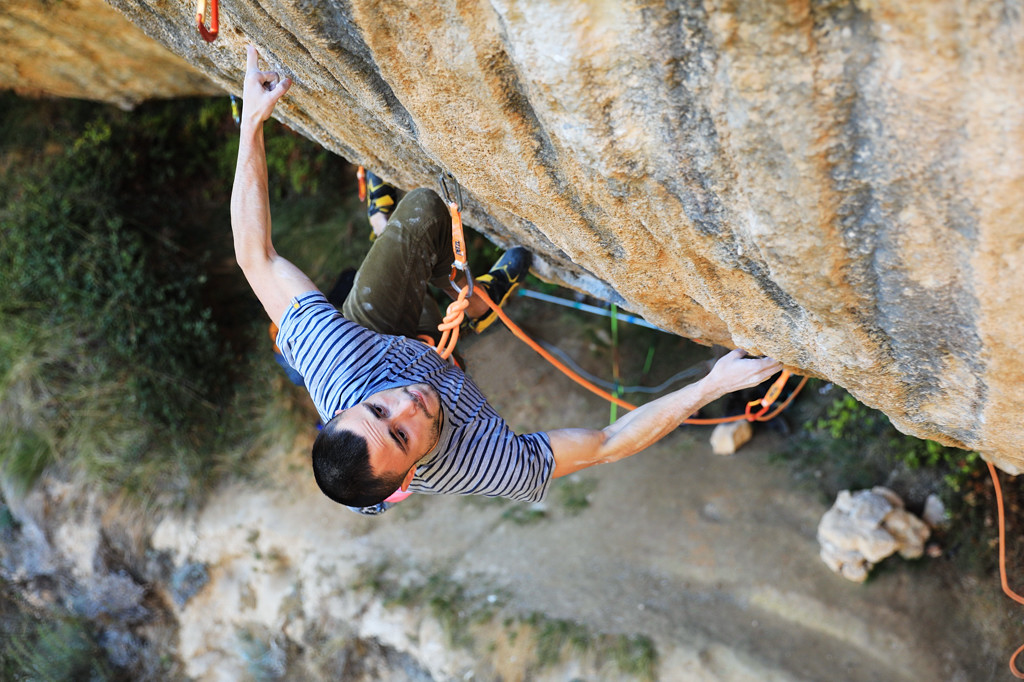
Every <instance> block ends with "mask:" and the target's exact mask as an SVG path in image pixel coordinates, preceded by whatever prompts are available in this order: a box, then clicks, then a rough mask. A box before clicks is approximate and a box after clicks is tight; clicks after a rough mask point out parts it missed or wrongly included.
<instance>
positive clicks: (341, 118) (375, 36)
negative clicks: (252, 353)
mask: <svg viewBox="0 0 1024 682" xmlns="http://www.w3.org/2000/svg"><path fill="white" fill-rule="evenodd" d="M111 4H112V5H114V6H115V7H116V8H118V9H120V10H121V11H122V12H124V13H125V14H126V15H127V16H128V17H129V18H130V19H131V20H132V21H133V22H134V23H136V24H137V25H139V26H140V27H141V28H142V29H143V30H145V31H146V33H148V34H149V35H150V36H152V37H154V38H156V39H157V40H158V41H160V42H162V43H163V44H164V45H166V46H167V47H169V48H170V49H171V51H172V52H174V53H176V54H178V55H181V56H182V57H184V58H185V59H186V60H187V61H189V62H191V63H192V64H193V65H195V66H196V67H197V68H198V69H199V70H200V71H202V72H203V73H204V74H206V75H207V76H209V77H210V78H211V79H212V80H213V81H215V82H216V83H218V84H219V85H220V86H222V87H223V88H225V89H226V90H228V91H231V92H235V93H238V92H240V89H241V87H240V83H241V78H242V70H243V63H244V56H243V55H244V45H245V44H246V43H247V42H253V43H254V44H256V45H257V46H258V47H259V48H260V50H261V54H262V55H263V56H264V57H265V59H266V61H267V64H268V65H269V66H270V67H272V68H278V69H280V70H282V71H284V72H285V73H286V74H287V75H289V76H291V77H292V78H293V79H294V86H293V88H292V90H291V91H290V92H289V94H288V95H287V97H286V98H285V99H284V100H283V101H282V102H281V104H280V105H279V107H278V115H279V117H280V118H281V119H283V120H284V121H286V122H287V123H288V124H289V125H291V126H293V127H294V128H296V129H298V130H300V131H302V132H303V133H304V134H306V135H307V136H309V137H311V138H313V139H315V140H317V141H319V142H320V143H322V144H323V145H324V146H325V147H327V148H329V149H331V150H333V151H335V152H337V153H339V154H341V155H342V156H344V157H346V158H348V159H350V160H352V161H355V162H358V163H363V164H365V165H366V166H368V167H370V168H372V169H373V170H374V171H375V172H377V173H379V174H380V175H382V176H383V177H385V178H387V179H389V180H391V181H393V182H394V183H395V184H397V185H399V186H400V187H403V188H407V189H408V188H412V187H416V186H423V185H427V186H435V185H436V177H437V173H438V171H439V170H441V169H445V170H447V171H450V172H451V173H453V174H454V176H455V177H456V178H457V179H458V180H459V182H460V183H462V185H463V187H464V188H465V190H466V193H467V195H468V197H469V201H468V206H469V209H468V211H467V222H469V223H470V224H472V225H473V226H474V227H477V228H479V229H481V230H482V231H484V232H486V233H488V234H490V235H491V236H492V237H493V238H494V239H495V240H496V241H498V242H500V243H502V244H508V243H512V242H516V243H522V244H525V245H527V246H529V247H530V248H531V249H533V250H534V251H535V252H536V253H537V254H538V257H539V258H538V260H539V261H540V266H539V267H540V269H541V272H542V274H546V275H548V276H550V277H553V278H560V279H562V280H563V281H566V282H568V283H570V284H571V285H573V286H576V287H578V288H581V289H585V290H588V291H590V292H592V293H595V294H596V295H598V296H601V297H602V298H606V299H609V300H615V301H617V302H619V303H621V304H624V305H625V306H627V307H628V308H630V309H632V310H634V311H636V312H639V313H641V314H643V315H644V316H645V317H647V318H648V319H650V320H651V321H652V322H655V323H656V324H658V325H661V326H663V327H666V328H669V329H672V330H675V331H677V332H679V333H682V334H685V335H687V336H691V337H699V338H701V339H704V340H706V341H710V342H717V343H722V344H725V345H740V346H744V347H746V348H748V349H751V350H753V351H757V352H762V353H767V354H770V355H773V356H775V357H778V358H780V359H782V360H783V361H784V362H786V363H787V364H788V365H790V366H792V367H795V368H796V369H797V370H798V371H800V372H803V373H810V374H814V375H817V376H822V377H827V378H829V379H831V380H833V381H835V382H837V383H839V384H840V385H842V386H844V387H846V388H848V389H849V390H851V391H852V392H853V394H854V395H856V396H857V397H858V398H859V399H860V400H862V401H863V402H865V403H866V404H868V405H871V406H873V407H877V408H879V409H882V410H883V411H885V412H886V413H887V414H888V415H889V416H890V417H891V418H892V419H893V421H894V422H895V423H896V424H897V425H898V426H899V427H900V428H901V429H903V430H905V431H907V432H910V433H913V434H915V435H918V436H921V437H925V438H933V439H935V440H938V441H941V442H944V443H948V444H955V445H961V446H964V447H969V448H976V449H980V450H982V451H983V452H984V453H985V454H986V456H988V457H990V458H991V459H993V460H995V461H996V462H998V463H999V465H1000V466H1001V467H1002V468H1004V469H1006V470H1009V471H1013V472H1017V471H1020V470H1021V469H1022V468H1024V455H1021V452H1020V451H1021V445H1022V444H1024V426H1022V425H1021V423H1020V420H1019V419H1017V417H1016V415H1015V414H1014V409H1013V408H1014V407H1015V405H1016V403H1015V401H1014V400H1013V398H1014V397H1016V396H1017V395H1019V394H1020V389H1019V387H1020V386H1021V385H1024V363H1022V362H1021V360H1020V358H1019V355H1018V354H1017V353H1016V350H1017V348H1018V347H1019V346H1020V343H1019V341H1018V339H1020V338H1021V337H1022V334H1024V312H1022V311H1021V305H1020V303H1019V301H1018V295H1019V294H1020V293H1021V291H1022V290H1024V286H1022V284H1024V275H1022V274H1021V272H1022V267H1021V266H1022V262H1024V204H1022V202H1021V197H1022V195H1024V191H1022V190H1024V107H1021V106H1020V103H1021V101H1022V95H1024V38H1022V35H1024V26H1022V18H1021V16H1020V13H1019V12H1017V11H1015V10H1013V9H1012V8H1010V7H1008V6H1007V5H1006V3H1003V2H997V1H995V0H991V1H987V2H986V1H984V0H982V1H979V2H975V3H970V4H969V5H967V6H965V5H964V4H962V3H955V2H952V0H920V1H913V0H911V1H907V0H859V1H856V2H852V1H851V2H843V1H839V0H837V1H836V2H827V3H799V2H797V3H746V2H736V1H733V0H706V1H705V2H703V3H698V2H685V3H684V2H672V3H664V4H660V5H659V4H651V3H628V2H627V3H600V4H594V3H589V2H583V1H582V0H570V1H567V2H559V3H551V2H548V0H526V1H517V0H491V1H490V2H484V1H483V0H466V1H462V2H453V1H451V0H441V1H440V2H438V1H436V0H431V1H430V2H425V1H423V0H406V1H405V2H401V1H395V2H391V1H389V2H380V1H379V0H347V1H345V2H336V3H307V2H299V1H298V0H270V1H261V2H258V3H257V2H254V1H253V0H233V1H232V2H231V3H229V4H224V5H223V6H221V8H220V9H221V16H220V24H221V35H220V38H219V39H218V40H217V41H216V42H215V43H213V44H211V45H208V44H206V43H203V42H202V41H201V40H200V39H199V36H198V34H197V32H196V30H195V26H194V11H195V7H194V6H193V5H191V4H190V3H182V2H177V1H175V2H169V1H168V0H111Z"/></svg>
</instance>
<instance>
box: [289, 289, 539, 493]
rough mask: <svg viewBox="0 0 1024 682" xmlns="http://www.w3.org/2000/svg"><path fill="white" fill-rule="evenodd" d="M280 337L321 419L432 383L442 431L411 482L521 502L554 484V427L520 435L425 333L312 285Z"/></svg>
mask: <svg viewBox="0 0 1024 682" xmlns="http://www.w3.org/2000/svg"><path fill="white" fill-rule="evenodd" d="M277 345H278V346H279V347H280V348H281V352H282V354H283V355H284V357H285V359H286V360H287V361H288V363H289V364H290V365H291V366H292V367H294V368H295V369H297V370H298V371H299V373H300V374H302V377H303V379H304V380H305V383H306V389H307V390H308V391H309V395H310V397H311V398H312V399H313V404H314V405H316V409H317V411H318V412H319V413H320V418H321V419H322V420H323V421H324V423H326V422H327V421H328V420H329V419H330V418H331V417H333V416H334V413H335V412H337V411H338V410H344V409H348V408H350V407H352V406H354V405H358V404H359V403H360V402H362V401H363V400H365V399H366V398H368V397H369V396H371V395H373V394H374V393H377V392H378V391H383V390H386V389H389V388H395V387H398V386H408V385H411V384H418V383H425V384H429V385H430V386H432V387H434V389H435V390H436V391H437V392H438V395H439V396H440V397H441V410H442V413H443V418H442V427H441V435H440V438H438V442H437V445H435V446H434V449H433V450H431V451H430V452H428V453H427V454H426V456H424V458H423V459H422V460H420V462H419V464H418V465H417V468H416V476H415V478H413V480H412V483H411V484H410V485H409V490H410V491H412V492H418V493H432V494H438V495H440V494H447V495H486V496H488V497H508V498H511V499H513V500H521V501H524V502H537V501H539V500H541V499H542V498H543V497H544V494H545V493H546V492H547V488H548V482H549V481H550V480H551V474H552V472H553V471H554V466H555V460H554V456H553V455H552V452H551V442H550V441H549V440H548V436H547V434H545V433H528V434H524V435H521V436H517V435H516V434H515V433H513V432H512V429H511V428H509V426H508V424H507V423H505V420H504V419H502V418H501V417H500V416H499V415H498V413H497V412H496V411H495V410H494V408H493V407H491V405H490V404H489V403H488V402H487V400H486V398H484V396H483V394H482V393H481V392H480V389H478V388H477V387H476V385H475V384H474V383H473V382H472V381H470V379H469V378H468V377H466V375H465V374H464V373H463V372H462V370H461V369H459V368H458V367H454V366H453V365H451V364H449V363H448V362H446V361H445V360H442V359H441V357H440V356H439V355H438V354H437V353H436V352H435V351H434V350H433V349H432V348H431V347H430V346H428V345H426V344H425V343H422V342H420V341H415V340H413V339H407V338H405V337H403V336H390V335H387V334H378V333H377V332H374V331H370V330H369V329H366V328H365V327H361V326H360V325H358V324H356V323H355V322H352V321H350V320H347V319H345V318H344V317H342V315H341V313H340V312H338V311H337V309H335V308H334V306H332V305H331V304H330V303H328V302H327V298H326V297H325V296H324V295H323V294H321V293H320V292H318V291H310V292H308V293H305V294H302V295H301V296H297V297H295V298H294V299H292V301H291V305H290V306H289V308H288V310H287V311H286V313H285V316H284V320H282V322H281V330H280V331H279V332H278V335H277Z"/></svg>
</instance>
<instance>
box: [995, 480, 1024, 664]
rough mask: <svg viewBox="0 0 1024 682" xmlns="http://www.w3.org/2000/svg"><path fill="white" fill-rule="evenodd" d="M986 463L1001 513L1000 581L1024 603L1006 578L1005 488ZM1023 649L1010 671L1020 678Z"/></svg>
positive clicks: (1016, 654) (1006, 589)
mask: <svg viewBox="0 0 1024 682" xmlns="http://www.w3.org/2000/svg"><path fill="white" fill-rule="evenodd" d="M985 464H987V465H988V473H989V474H990V475H991V476H992V485H993V486H995V491H996V510H997V511H998V513H999V581H1000V583H1002V586H1003V592H1004V593H1005V594H1006V596H1007V597H1009V598H1010V599H1012V600H1014V601H1015V602H1017V603H1018V604H1024V597H1022V596H1020V595H1019V594H1017V593H1016V592H1014V591H1013V590H1011V589H1010V583H1009V581H1007V579H1006V515H1005V512H1004V511H1003V490H1002V488H1001V487H1000V486H999V477H998V476H997V475H996V468H995V467H994V466H993V465H992V462H985ZM1022 651H1024V644H1022V645H1021V646H1020V647H1019V648H1018V649H1017V650H1016V651H1014V652H1013V656H1011V657H1010V672H1011V673H1013V676H1014V677H1016V678H1017V679H1019V680H1024V673H1021V671H1020V670H1018V669H1017V656H1019V655H1020V652H1022Z"/></svg>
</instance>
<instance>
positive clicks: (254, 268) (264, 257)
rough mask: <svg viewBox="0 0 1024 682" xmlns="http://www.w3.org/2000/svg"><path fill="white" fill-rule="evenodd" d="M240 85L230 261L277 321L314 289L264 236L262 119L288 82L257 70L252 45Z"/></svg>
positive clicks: (266, 221) (266, 229)
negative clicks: (290, 305) (232, 258)
mask: <svg viewBox="0 0 1024 682" xmlns="http://www.w3.org/2000/svg"><path fill="white" fill-rule="evenodd" d="M246 50H247V54H246V69H245V85H244V87H243V90H242V121H241V132H240V138H239V144H238V165H237V166H236V168H235V184H234V187H233V188H232V190H231V232H232V234H233V235H234V240H235V259H236V260H237V261H238V265H239V267H240V268H242V272H243V273H244V274H245V279H246V280H247V281H248V282H249V286H250V287H252V290H253V292H255V294H256V297H257V298H258V299H259V300H260V303H262V304H263V308H264V310H266V311H267V315H269V316H270V319H271V320H273V321H274V322H278V323H279V322H280V321H281V316H282V315H283V314H284V311H285V308H286V307H287V306H288V302H289V301H290V300H291V299H292V297H294V296H298V295H299V294H302V293H305V292H307V291H312V290H314V289H316V286H315V285H314V284H313V282H312V281H311V280H310V279H309V278H308V277H307V276H306V275H305V274H304V273H303V272H302V271H301V270H299V269H298V268H297V267H295V266H294V265H292V264H291V263H290V262H288V261H287V260H285V259H284V258H281V256H279V255H278V254H277V251H275V250H274V245H273V244H272V243H271V239H270V196H269V194H268V191H267V154H266V148H265V147H264V144H263V122H264V121H266V120H267V119H268V118H270V114H271V113H273V111H274V105H276V104H277V101H278V100H279V99H281V96H282V95H284V93H286V92H287V91H288V88H289V87H290V86H291V81H290V80H289V79H287V78H285V79H284V80H282V79H281V78H280V76H278V74H277V73H276V72H274V71H260V70H259V67H258V61H257V60H258V57H259V56H258V55H257V53H256V48H255V47H253V46H252V45H250V46H248V47H247V48H246Z"/></svg>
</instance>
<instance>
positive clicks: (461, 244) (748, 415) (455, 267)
mask: <svg viewBox="0 0 1024 682" xmlns="http://www.w3.org/2000/svg"><path fill="white" fill-rule="evenodd" d="M359 170H360V171H362V166H360V167H359ZM439 179H440V183H441V192H442V194H443V195H444V200H445V203H447V204H448V212H449V214H450V215H451V219H452V253H453V255H454V260H453V261H452V271H451V274H450V275H449V276H448V281H449V282H451V285H452V287H453V288H454V289H455V291H457V292H458V298H457V299H456V300H454V301H452V302H451V303H450V304H449V305H448V312H447V314H446V315H445V316H444V321H443V322H442V323H441V324H439V325H438V327H437V328H438V330H439V331H441V332H442V334H441V340H440V341H439V342H438V343H437V346H436V348H435V350H436V351H437V352H438V353H439V354H440V355H441V357H443V358H444V359H446V360H447V359H448V357H449V356H451V354H452V352H453V351H454V350H455V344H456V342H458V340H459V327H460V325H461V324H462V320H463V319H464V318H465V314H466V308H467V307H468V306H469V298H470V297H472V296H473V293H474V290H473V274H472V273H471V272H470V271H469V263H468V262H467V259H466V243H465V236H464V234H463V229H462V190H461V188H460V187H459V184H458V182H456V181H455V178H454V177H452V175H451V174H450V173H441V175H440V178H439ZM449 181H450V182H451V184H452V186H453V188H454V190H452V189H450V188H449V186H448V184H449ZM459 272H463V273H465V276H466V286H464V287H460V286H459V285H458V284H457V283H456V279H457V275H458V273H459ZM475 293H476V295H477V296H478V297H479V298H480V299H481V300H483V302H484V303H486V304H487V305H488V306H489V307H490V308H491V310H493V311H494V312H495V313H497V315H498V317H499V318H501V321H502V322H504V323H505V326H506V327H508V328H509V331H511V332H512V333H513V334H514V335H515V336H516V337H518V338H519V339H520V340H521V341H523V342H524V343H525V344H526V345H528V346H529V347H530V348H532V349H533V350H534V351H536V352H537V353H538V354H540V356H541V357H542V358H544V359H545V360H547V361H548V362H549V363H551V364H552V365H553V366H554V367H556V368H557V369H559V370H560V371H561V372H562V373H563V374H565V375H566V376H567V377H569V378H570V379H572V380H573V381H575V382H576V383H578V384H579V385H580V386H583V387H584V388H585V389H587V390H588V391H590V392H592V393H594V394H596V395H598V396H600V397H602V398H604V399H605V400H608V401H610V402H611V403H613V404H615V405H618V406H620V407H624V408H626V409H627V410H635V409H636V405H633V404H632V403H629V402H626V401H625V400H622V399H621V398H619V397H618V396H616V395H612V394H611V393H609V392H607V391H605V390H603V389H601V388H600V387H598V386H595V385H594V384H593V383H591V382H589V381H587V380H586V379H584V378H583V377H581V376H580V375H579V374H577V373H576V372H574V371H573V370H572V369H570V368H569V367H567V366H566V365H565V364H564V363H563V362H561V361H560V360H558V359H557V358H555V357H554V356H553V355H551V353H549V352H548V351H546V350H545V349H544V348H542V347H541V346H540V345H539V344H538V343H537V342H536V341H534V340H533V339H531V338H530V337H529V335H527V334H526V332H524V331H523V330H522V329H520V328H519V326H518V325H517V324H516V323H515V322H513V321H512V320H511V319H510V318H509V316H508V315H506V314H505V312H504V311H503V310H502V309H501V306H499V305H497V304H496V303H495V302H494V301H492V300H491V298H490V296H488V295H487V292H486V291H484V290H483V289H482V288H478V289H477V290H476V292H475ZM790 375H791V372H789V370H783V372H782V373H781V374H780V375H779V377H778V378H777V379H776V380H775V382H774V383H773V384H772V385H771V388H769V389H768V392H767V393H766V394H765V396H764V397H763V398H761V399H760V400H753V401H751V402H750V403H748V404H747V408H746V412H745V413H744V414H738V415H734V416H731V417H718V418H712V419H702V418H690V419H686V420H684V422H683V423H684V424H702V425H710V424H725V423H728V422H737V421H742V420H744V419H745V420H747V421H749V422H754V421H759V422H766V421H769V420H771V419H774V418H775V417H776V416H777V415H778V414H779V413H780V412H781V411H782V410H784V409H786V407H787V406H788V405H789V404H790V403H791V402H793V398H795V397H796V395H797V393H799V392H800V390H801V389H802V388H803V387H804V384H806V383H807V377H803V378H802V379H801V381H800V383H799V384H797V387H796V388H795V389H794V390H793V391H792V392H791V393H790V394H789V397H788V398H786V400H785V402H783V403H782V404H781V405H779V406H778V407H777V408H776V409H775V410H773V411H772V412H770V413H769V412H768V410H769V409H770V408H771V406H772V405H773V404H774V403H775V401H776V400H777V399H778V397H779V395H780V394H781V393H782V389H783V387H785V385H786V382H787V381H788V380H789V377H790ZM755 405H759V406H760V409H759V410H758V411H757V412H754V411H753V410H754V406H755Z"/></svg>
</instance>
